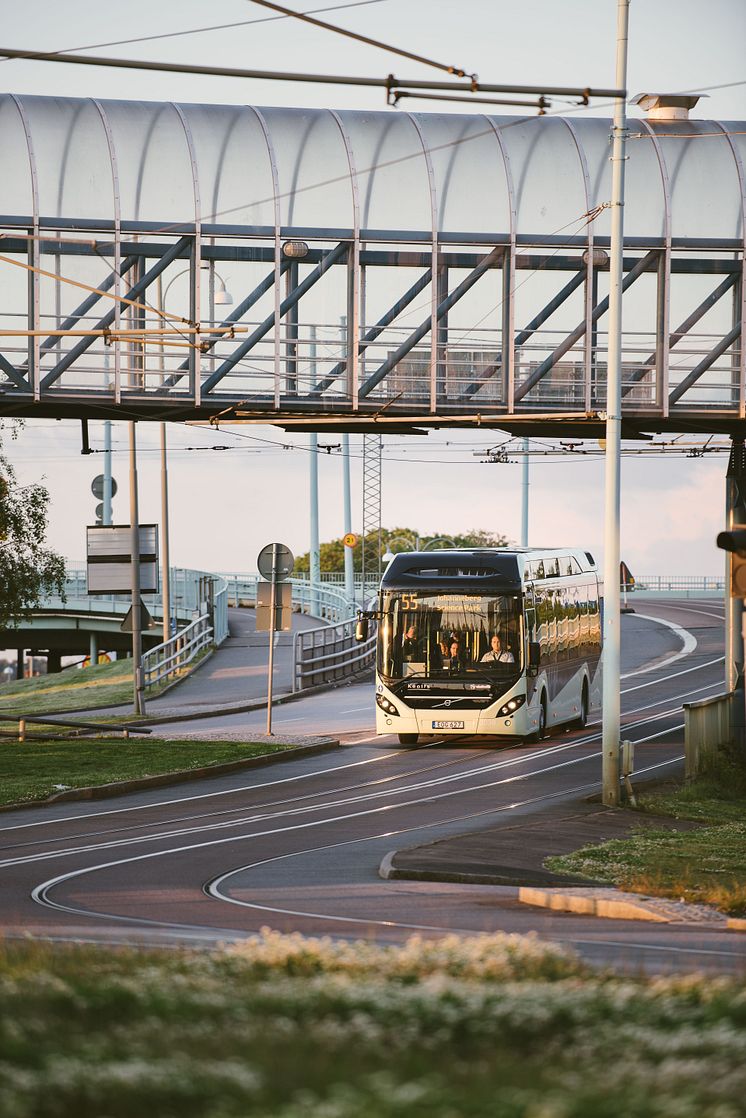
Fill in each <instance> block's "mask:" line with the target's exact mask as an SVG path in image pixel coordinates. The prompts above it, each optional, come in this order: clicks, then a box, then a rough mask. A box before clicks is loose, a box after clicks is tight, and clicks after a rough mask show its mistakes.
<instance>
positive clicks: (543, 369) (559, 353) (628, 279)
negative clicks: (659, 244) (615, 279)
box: [515, 252, 656, 401]
mask: <svg viewBox="0 0 746 1118" xmlns="http://www.w3.org/2000/svg"><path fill="white" fill-rule="evenodd" d="M655 257H656V254H655V253H654V252H649V253H648V254H647V256H643V257H641V258H640V259H639V260H638V261H637V263H636V264H635V266H634V267H633V268H632V269H631V270H630V271H629V272H627V275H626V276H625V277H624V281H623V283H622V291H623V292H624V291H626V290H627V288H629V287H631V286H632V284H633V283H634V282H635V280H636V279H638V278H639V277H640V276H641V275H642V274H643V272H646V271H647V270H648V268H649V267H650V264H651V262H652V261H654V260H655ZM608 309H609V297H608V295H607V297H606V298H605V299H602V300H601V302H600V303H599V304H598V305H597V306H596V307H594V308H593V314H592V315H591V322H597V321H598V319H599V318H601V317H602V315H604V314H606V312H607V310H608ZM585 329H586V323H585V320H584V321H583V322H581V323H580V325H579V326H576V327H575V329H574V330H573V331H572V333H571V334H568V336H567V337H566V338H565V340H564V341H563V342H561V343H560V345H558V346H557V348H556V349H555V350H554V352H553V353H550V355H549V357H547V358H546V359H545V360H544V361H542V363H541V364H540V365H539V366H538V367H537V368H536V369H534V371H533V373H531V376H529V377H527V378H526V380H525V381H524V382H523V384H522V385H520V387H519V388H516V392H515V398H516V401H518V400H522V399H523V397H524V396H527V395H528V393H529V392H530V391H531V389H532V388H534V386H535V385H537V384H538V383H539V381H540V380H541V379H542V378H543V377H545V376H546V374H547V373H548V372H550V371H551V369H553V368H554V366H555V365H556V364H557V362H558V361H559V360H560V359H561V358H562V357H564V355H565V354H566V353H567V351H568V350H569V349H572V347H573V346H574V345H575V343H576V342H577V341H579V339H580V338H582V337H583V335H584V334H585Z"/></svg>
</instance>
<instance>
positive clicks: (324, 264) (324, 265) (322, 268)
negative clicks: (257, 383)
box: [203, 241, 349, 392]
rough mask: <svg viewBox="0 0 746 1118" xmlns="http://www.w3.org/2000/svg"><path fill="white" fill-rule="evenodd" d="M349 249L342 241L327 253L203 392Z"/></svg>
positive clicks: (228, 360)
mask: <svg viewBox="0 0 746 1118" xmlns="http://www.w3.org/2000/svg"><path fill="white" fill-rule="evenodd" d="M348 248H349V245H348V244H347V242H346V241H342V242H341V243H340V244H338V245H337V246H336V247H335V248H333V249H331V250H330V251H329V252H327V253H326V255H325V256H324V259H323V260H322V261H321V263H320V264H318V265H317V267H316V268H314V270H313V271H312V272H311V273H310V275H308V276H306V278H305V279H304V280H303V282H302V283H300V284H299V285H298V286H297V287H296V288H295V289H294V290H293V291H291V292H290V293H289V294H288V295H287V297H286V298H285V299H283V301H282V303H281V304H280V307H279V316H278V315H276V314H274V313H273V314H271V315H269V317H267V318H265V320H264V322H262V323H260V325H259V326H257V328H256V330H254V332H253V333H252V334H251V335H250V336H249V337H248V338H247V339H246V341H245V342H241V345H240V346H237V348H236V349H234V351H233V353H232V354H231V355H230V357H227V358H226V359H225V361H224V362H223V364H222V365H221V366H220V368H219V369H216V370H215V372H214V373H212V375H211V376H209V377H208V378H207V380H206V381H205V383H204V389H203V390H204V391H205V392H210V391H212V389H213V388H214V387H215V385H216V384H217V383H218V382H219V381H221V380H222V379H223V377H224V376H225V375H226V374H227V373H229V372H230V371H231V369H232V368H234V366H235V365H237V364H238V362H239V361H240V360H241V359H242V358H243V357H245V356H246V354H247V353H249V351H250V350H251V349H253V348H254V346H255V345H256V344H257V342H260V341H261V340H262V338H264V337H265V336H266V335H267V334H268V333H269V331H270V330H271V329H272V327H273V326H275V324H276V323H277V324H279V319H281V318H283V317H284V316H285V315H286V314H287V312H288V311H289V310H290V308H291V307H294V306H295V304H296V303H297V302H298V300H299V299H300V298H301V297H302V296H303V295H305V293H306V292H307V291H309V290H310V288H312V287H313V285H314V284H315V283H316V282H317V281H318V280H320V279H321V277H322V276H323V275H324V273H325V272H326V271H327V270H328V269H329V268H330V267H331V266H332V265H333V264H336V263H337V261H338V260H339V259H341V257H342V256H344V254H345V253H346V252H347V251H348Z"/></svg>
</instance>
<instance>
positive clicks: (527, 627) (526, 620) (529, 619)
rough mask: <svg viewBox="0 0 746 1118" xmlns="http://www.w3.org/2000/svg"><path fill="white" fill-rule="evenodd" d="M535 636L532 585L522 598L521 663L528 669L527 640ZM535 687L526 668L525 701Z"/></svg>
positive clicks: (534, 602) (533, 638)
mask: <svg viewBox="0 0 746 1118" xmlns="http://www.w3.org/2000/svg"><path fill="white" fill-rule="evenodd" d="M536 639H537V638H536V601H535V599H534V588H533V586H531V587H527V588H526V593H525V596H524V599H523V663H524V665H525V666H526V669H528V645H529V641H535V640H536ZM535 689H536V676H532V675H529V673H528V670H526V702H527V703H528V702H530V701H531V696H532V695H533V693H534V691H535Z"/></svg>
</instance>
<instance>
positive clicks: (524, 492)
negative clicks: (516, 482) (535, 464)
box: [521, 439, 529, 547]
mask: <svg viewBox="0 0 746 1118" xmlns="http://www.w3.org/2000/svg"><path fill="white" fill-rule="evenodd" d="M528 446H529V441H528V439H524V440H523V466H522V471H521V547H528V477H529V466H528Z"/></svg>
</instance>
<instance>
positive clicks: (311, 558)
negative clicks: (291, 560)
mask: <svg viewBox="0 0 746 1118" xmlns="http://www.w3.org/2000/svg"><path fill="white" fill-rule="evenodd" d="M310 333H311V345H310V366H311V380H312V381H313V382H314V383H315V381H316V327H315V326H311V327H310ZM309 450H310V454H309V455H308V458H309V462H308V467H309V504H310V506H311V531H310V536H311V539H310V545H311V546H310V549H309V555H308V577H309V579H310V582H311V603H310V608H311V614H312V616H313V617H318V609H319V596H318V593H317V587H318V585H319V583H320V582H321V554H320V551H319V436H318V433H317V432H316V431H312V432H311V434H310V436H309Z"/></svg>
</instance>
